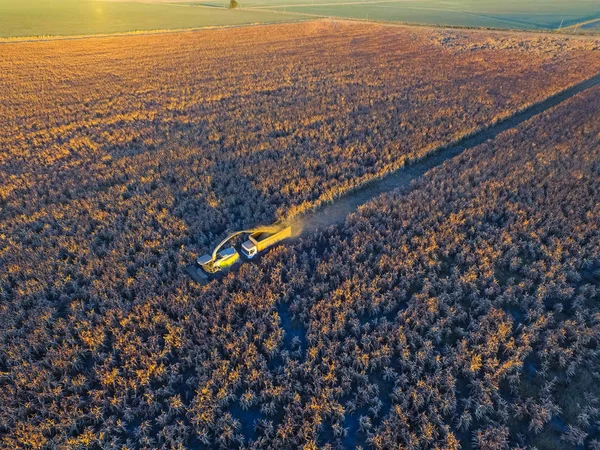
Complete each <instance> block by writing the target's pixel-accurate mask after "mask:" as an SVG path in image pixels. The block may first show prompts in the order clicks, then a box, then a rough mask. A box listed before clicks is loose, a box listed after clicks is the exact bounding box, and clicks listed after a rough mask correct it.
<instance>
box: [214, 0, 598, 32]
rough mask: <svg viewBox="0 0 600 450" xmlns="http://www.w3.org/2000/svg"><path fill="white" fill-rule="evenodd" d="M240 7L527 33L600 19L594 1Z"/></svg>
mask: <svg viewBox="0 0 600 450" xmlns="http://www.w3.org/2000/svg"><path fill="white" fill-rule="evenodd" d="M209 3H210V2H209ZM213 4H215V5H222V3H219V2H214V3H213ZM240 5H241V6H243V7H244V8H260V9H264V10H279V11H286V12H295V13H305V14H317V15H325V16H333V17H348V18H355V19H370V20H385V21H398V22H410V23H421V24H430V25H449V26H461V27H489V28H510V29H526V30H539V29H554V30H556V29H558V28H561V27H569V26H572V25H575V24H578V23H582V22H586V21H589V20H591V19H600V3H599V2H598V1H596V0H577V1H572V0H533V1H529V2H527V1H522V0H506V1H501V2H498V1H496V0H454V1H446V0H364V1H362V0H247V1H241V2H240Z"/></svg>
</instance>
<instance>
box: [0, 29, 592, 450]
mask: <svg viewBox="0 0 600 450" xmlns="http://www.w3.org/2000/svg"><path fill="white" fill-rule="evenodd" d="M0 48H1V49H2V51H0V91H1V92H2V96H0V443H1V444H2V445H1V447H2V448H38V449H46V448H64V449H76V448H92V449H96V448H122V447H123V446H126V447H127V448H147V449H150V448H157V447H158V448H193V449H196V448H204V447H222V448H237V447H241V446H246V447H250V446H253V447H254V448H290V447H294V446H295V445H296V444H298V445H306V448H315V446H323V445H325V443H330V444H332V445H336V443H338V444H339V443H340V442H341V445H342V446H345V447H348V448H352V447H353V446H354V445H363V447H365V448H367V447H369V446H371V447H374V448H388V444H389V443H390V442H395V443H397V444H401V445H403V446H405V447H410V446H411V445H412V446H413V447H417V448H419V447H420V448H435V447H436V446H437V447H438V448H448V449H450V448H457V444H458V443H459V442H460V443H461V444H463V446H464V448H469V446H472V448H482V449H484V448H485V449H488V448H498V449H502V448H505V447H504V446H502V444H497V446H496V447H492V446H490V445H488V444H489V443H490V442H492V443H493V442H494V441H495V440H496V441H499V442H501V441H502V439H508V440H509V441H510V442H511V445H513V446H516V445H520V444H519V439H520V438H519V437H518V436H519V434H518V433H520V434H522V435H524V436H525V437H523V439H526V440H527V442H525V443H524V444H523V445H525V444H526V443H534V442H537V441H536V440H539V442H542V443H543V442H544V440H545V439H546V440H549V441H551V442H558V443H559V444H560V445H559V446H558V447H557V448H565V449H568V448H575V445H577V443H578V442H579V441H581V440H582V439H583V442H585V443H586V445H587V444H590V445H591V444H592V441H593V440H594V439H597V436H596V431H595V430H594V429H593V427H594V426H596V425H595V424H596V423H597V415H598V413H597V410H596V409H595V408H596V407H595V406H594V405H595V402H596V401H597V400H595V398H596V394H598V395H600V393H596V391H595V388H594V386H593V384H592V383H590V382H589V381H586V380H587V378H586V377H587V375H588V372H586V370H588V371H591V370H594V371H595V372H597V370H595V369H594V367H595V366H594V364H596V362H595V361H597V360H596V359H594V357H595V353H594V352H595V351H596V348H597V345H596V339H597V336H596V333H597V329H598V324H597V323H596V322H597V312H596V309H597V306H594V304H595V303H597V302H596V301H595V300H594V299H596V296H597V289H598V288H597V285H598V284H597V270H598V269H599V268H600V267H599V264H598V261H597V255H598V230H597V227H594V226H592V225H591V224H594V223H597V222H598V218H599V217H598V214H599V213H598V204H599V202H598V198H597V193H598V192H600V189H599V186H598V185H597V184H598V179H599V177H598V160H599V158H598V156H600V155H598V154H597V153H598V149H599V148H600V146H599V145H598V133H599V131H600V123H599V117H600V115H599V114H598V112H599V111H598V110H599V108H600V102H599V99H598V97H599V93H598V90H597V89H596V90H593V91H586V92H584V93H582V94H579V95H578V96H576V97H574V98H573V99H572V100H570V102H569V103H568V104H563V105H561V106H559V107H557V108H556V109H555V110H553V111H551V112H549V113H547V114H546V115H545V116H543V117H537V118H535V119H532V121H530V122H529V123H527V124H524V125H522V126H520V127H519V128H518V129H517V130H514V131H511V132H507V133H505V134H503V135H501V136H499V137H497V138H496V139H495V140H494V141H492V142H489V143H487V144H485V145H482V146H480V147H478V148H476V149H473V150H470V151H469V152H468V154H464V155H463V156H461V157H460V159H458V160H456V161H453V162H452V163H451V164H447V165H446V166H445V167H444V168H441V169H439V170H436V171H434V173H432V174H430V176H428V177H426V178H425V179H424V180H422V181H421V182H420V183H419V184H417V186H415V188H414V189H413V191H412V192H411V193H410V194H409V195H407V196H402V195H397V196H389V197H385V199H382V200H380V201H377V202H374V203H372V204H370V205H369V206H367V207H365V208H363V209H362V210H361V212H360V213H358V214H357V215H355V216H352V217H351V218H350V219H349V220H348V221H347V222H346V224H345V225H344V226H342V227H338V228H336V229H330V230H328V231H326V232H323V233H319V234H317V235H315V236H312V237H309V238H307V239H304V240H302V241H300V242H299V243H297V244H296V245H294V246H291V247H288V248H282V247H280V248H278V249H274V250H273V251H272V252H270V253H269V254H268V255H266V256H265V257H264V258H263V259H262V260H261V261H260V263H258V264H254V265H244V266H242V267H241V268H240V270H239V272H237V273H236V274H230V275H228V276H227V277H225V278H224V279H223V281H222V283H216V282H213V283H211V284H209V285H208V286H199V285H196V284H195V283H193V282H192V281H191V280H190V279H189V278H188V276H187V274H186V273H185V272H184V270H183V268H184V267H185V266H186V265H187V264H188V263H189V262H191V261H193V260H194V259H195V257H196V255H197V254H199V253H203V252H205V251H207V250H209V249H210V248H211V245H214V243H215V242H217V241H218V240H219V239H221V238H223V237H224V236H225V235H226V234H227V233H228V232H230V231H234V230H237V229H242V228H248V227H251V226H255V225H259V224H268V223H272V222H273V221H275V220H276V219H279V218H287V217H290V216H294V215H297V214H300V213H302V212H305V211H307V210H309V209H311V208H313V207H315V206H317V205H320V204H322V203H324V202H328V201H330V200H331V199H333V198H335V197H337V196H338V195H340V194H342V193H346V192H348V191H349V190H352V189H353V188H355V187H356V186H358V185H359V184H360V183H364V182H366V181H369V180H373V179H375V178H377V177H381V176H385V175H386V174H389V173H390V172H391V171H393V170H396V169H399V168H401V167H403V166H404V164H405V163H406V162H407V161H410V160H414V159H417V158H421V157H424V156H427V155H429V154H431V153H432V152H435V151H436V150H438V149H439V148H440V147H443V146H445V145H448V144H449V143H451V142H453V141H456V140H458V139H461V138H463V137H465V136H466V135H469V134H471V133H473V132H474V131H476V130H478V129H480V128H482V127H486V126H488V125H489V124H492V123H494V122H495V121H497V120H499V119H501V118H504V117H507V116H510V115H512V114H514V113H515V112H516V111H518V110H521V109H522V108H524V107H526V106H528V105H530V104H533V103H536V102H539V101H541V100H543V99H545V98H547V97H549V96H550V95H552V94H554V93H556V92H559V91H562V90H564V89H565V88H567V87H568V86H571V85H573V84H576V83H579V82H581V81H582V80H585V79H587V78H590V77H592V76H594V75H596V74H597V73H598V72H599V71H600V44H598V42H597V41H596V40H593V39H587V38H575V37H570V38H565V37H558V36H534V35H531V36H527V35H523V34H511V33H501V32H469V31H448V30H433V29H425V28H411V27H401V26H394V27H390V26H385V25H377V24H359V23H350V22H337V21H331V20H319V21H314V22H310V23H304V24H280V25H270V26H257V27H241V28H232V29H227V30H205V31H197V32H193V33H190V32H186V33H172V34H156V35H140V36H120V37H110V38H91V39H78V40H68V41H47V42H19V43H11V44H1V45H0ZM449 68H451V70H450V69H449ZM542 74H543V75H542ZM463 169H464V170H463ZM467 187H470V189H472V192H470V191H469V192H465V191H464V190H465V189H466V188H467ZM572 198H577V199H582V200H581V201H579V200H578V201H577V202H575V203H573V202H571V199H572ZM586 368H587V369H586ZM554 379H555V381H552V380H554ZM569 382H570V383H569ZM553 383H554V384H553ZM567 385H568V386H570V387H568V388H566V387H565V386H567ZM574 402H578V404H579V405H582V406H576V403H574ZM479 405H480V406H479ZM559 407H560V411H559ZM579 409H581V411H583V412H584V413H585V414H586V415H585V416H582V417H579V412H580V411H579ZM513 418H519V420H518V423H517V421H516V420H512V419H513ZM407 420H409V422H407ZM538 431H539V433H538V434H536V433H537V432H538ZM584 435H585V436H584ZM582 436H583V437H582ZM242 442H243V445H242ZM561 446H562V447H561ZM569 446H570V447H569ZM539 448H545V447H544V446H543V445H542V444H540V445H539Z"/></svg>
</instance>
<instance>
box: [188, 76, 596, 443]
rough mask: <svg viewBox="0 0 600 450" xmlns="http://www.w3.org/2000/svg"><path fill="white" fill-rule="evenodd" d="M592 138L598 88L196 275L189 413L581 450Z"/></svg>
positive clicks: (591, 424)
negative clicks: (198, 364) (252, 260)
mask: <svg viewBox="0 0 600 450" xmlns="http://www.w3.org/2000/svg"><path fill="white" fill-rule="evenodd" d="M598 136H600V88H599V87H596V88H593V89H591V90H589V91H586V92H584V93H582V94H579V95H578V96H576V97H574V98H572V99H571V100H569V101H568V102H566V103H564V104H562V105H560V106H558V107H557V108H555V109H554V110H551V111H549V112H547V113H545V114H543V115H542V116H537V117H535V118H534V119H532V120H530V121H529V122H526V123H523V124H522V125H521V126H519V127H518V128H517V129H514V130H511V131H509V132H506V133H503V134H501V135H499V136H498V137H497V138H496V139H494V140H493V141H489V142H487V143H485V144H483V145H481V146H479V147H476V148H474V149H471V150H468V151H467V152H466V153H464V154H462V155H460V156H459V157H457V158H455V159H454V160H451V161H449V162H447V163H446V164H445V165H444V166H443V167H441V168H438V169H435V170H433V171H432V172H430V173H428V174H427V175H426V176H425V177H424V178H423V179H421V180H420V181H419V182H418V183H417V184H416V185H415V186H413V187H412V189H411V190H410V191H408V192H406V191H403V192H398V193H396V194H392V195H387V196H384V197H381V198H379V199H377V200H376V201H373V202H371V203H370V204H368V205H366V206H365V207H363V208H362V209H361V210H360V211H359V212H358V213H356V214H354V215H352V216H350V217H349V219H348V220H347V222H346V223H345V225H344V226H342V227H339V228H335V229H330V230H329V231H327V232H325V233H323V234H321V235H318V236H314V237H311V238H309V239H306V240H305V241H303V242H301V243H300V244H298V245H295V246H292V247H288V248H282V249H280V250H279V251H277V252H273V253H271V254H269V255H268V256H267V258H265V259H264V260H263V261H262V264H261V265H260V266H258V265H252V266H243V267H242V268H241V269H240V271H239V273H237V274H236V276H229V277H227V278H226V279H225V280H223V282H222V283H213V284H211V285H210V286H208V287H207V288H206V289H205V291H204V292H203V293H202V298H203V300H204V301H205V303H203V304H202V305H201V306H199V311H196V310H195V309H194V307H192V306H188V307H187V308H186V307H181V309H180V310H178V315H179V317H182V316H185V315H186V314H187V315H189V317H190V319H189V321H188V324H187V326H186V325H182V326H183V328H184V330H183V331H182V333H183V334H188V333H191V332H192V330H194V331H196V332H199V327H197V325H196V321H198V320H200V318H201V317H202V318H205V317H206V318H205V319H204V320H206V322H207V323H210V324H211V325H212V327H213V328H212V329H211V333H210V334H209V335H208V333H207V334H205V335H203V338H202V339H204V338H206V339H208V340H209V342H210V343H211V344H209V345H208V346H209V347H210V348H213V349H214V346H216V347H217V348H218V349H219V350H218V351H214V353H213V355H222V356H221V359H220V360H219V361H217V360H213V361H211V367H212V372H210V370H209V371H208V372H206V373H212V375H211V376H207V377H206V378H205V380H204V384H203V389H206V391H205V392H206V395H205V396H204V397H203V400H204V401H202V402H198V401H196V402H194V403H193V406H192V409H191V411H192V412H191V420H192V421H194V420H197V421H199V422H200V424H201V426H203V427H205V428H204V430H205V433H206V435H208V436H215V437H216V439H217V440H218V439H225V442H226V443H228V445H237V444H236V443H237V442H238V441H237V440H238V439H241V436H242V435H244V433H245V436H246V437H248V435H249V436H250V437H251V438H252V439H254V440H255V442H258V443H260V445H259V447H260V446H264V447H265V448H289V447H294V446H296V445H298V446H302V445H306V446H308V447H309V448H316V447H317V446H318V447H319V448H321V447H323V446H324V445H326V444H329V445H331V446H332V447H331V448H355V446H361V447H362V448H376V449H388V448H423V449H434V448H443V449H458V448H459V445H460V448H472V449H481V450H489V449H497V450H500V449H506V448H527V449H532V448H540V449H542V448H543V449H557V450H558V449H561V450H575V449H579V448H597V447H598V444H599V443H600V425H599V424H598V418H600V409H599V408H598V402H599V401H600V388H599V387H598V386H599V384H598V381H600V380H599V378H600V375H599V374H600V358H599V350H598V344H599V343H600V306H599V305H600V304H599V302H598V300H600V229H599V228H598V223H599V222H600V163H599V161H600V141H599V138H598ZM192 311H193V312H192ZM207 316H210V318H208V317H207ZM240 329H243V330H244V332H243V333H241V332H238V334H236V337H237V338H238V339H237V340H236V343H235V344H234V345H233V346H231V347H228V344H227V343H229V342H230V339H231V336H232V335H233V334H234V333H235V332H234V330H240ZM240 335H241V336H240ZM272 349H273V350H272ZM192 351H193V350H192V347H191V346H190V347H187V348H186V350H185V351H184V352H183V353H185V354H189V353H190V352H192ZM248 354H253V355H255V358H254V359H253V360H250V359H248V358H240V357H238V356H237V355H248ZM232 360H233V362H232ZM219 369H220V370H222V372H219ZM238 369H239V371H238ZM231 373H234V374H235V376H234V379H233V380H232V381H229V380H227V376H230V374H231ZM252 374H255V376H256V378H253V377H252ZM299 380H302V381H301V382H299ZM227 392H230V393H232V394H231V400H230V401H227V403H226V405H227V406H226V407H223V404H222V403H221V402H220V401H219V398H223V397H226V396H227V394H226V393H227ZM189 411H190V410H188V413H189ZM228 413H229V414H230V415H228ZM253 423H256V424H257V426H255V427H252V424H253ZM215 424H216V425H215ZM228 428H229V429H234V430H235V429H237V430H240V431H239V433H238V434H237V435H236V433H233V435H229V436H227V437H225V436H224V435H223V429H228ZM207 442H214V441H208V440H207ZM217 442H219V441H217ZM311 446H312V447H311Z"/></svg>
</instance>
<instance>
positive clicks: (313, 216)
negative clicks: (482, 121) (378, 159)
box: [300, 74, 600, 234]
mask: <svg viewBox="0 0 600 450" xmlns="http://www.w3.org/2000/svg"><path fill="white" fill-rule="evenodd" d="M597 85H600V74H598V75H596V76H594V77H592V78H589V79H587V80H585V81H583V82H581V83H578V84H576V85H574V86H571V87H570V88H568V89H565V90H564V91H561V92H559V93H558V94H556V95H554V96H552V97H549V98H547V99H546V100H544V101H542V102H540V103H536V104H535V105H532V106H531V107H529V108H527V109H525V110H523V111H521V112H517V113H516V114H514V115H512V116H510V117H508V118H506V119H503V120H501V121H499V122H497V123H495V124H492V125H490V126H489V127H487V128H485V129H483V130H481V131H478V132H476V133H474V134H473V135H471V136H468V137H466V138H464V139H462V140H460V141H459V142H457V143H454V144H450V145H448V146H446V147H442V148H440V149H439V150H438V151H437V152H435V153H433V154H432V153H430V154H428V155H426V156H424V157H423V158H421V159H419V160H418V161H416V162H414V163H412V164H409V165H408V166H405V167H403V168H401V169H399V170H397V171H395V172H392V173H390V174H388V175H384V176H383V177H382V178H380V179H378V180H376V181H373V182H370V183H367V184H365V185H363V186H362V187H359V188H358V189H356V190H354V191H351V192H349V193H347V194H345V195H343V196H341V197H339V198H337V199H335V200H333V202H332V203H329V204H326V205H324V206H322V207H320V208H318V209H316V210H315V211H314V212H311V213H308V214H305V215H304V216H302V217H301V218H300V220H301V221H302V227H303V228H302V234H310V233H314V232H315V231H316V230H317V229H322V228H327V227H329V226H331V225H337V224H340V223H343V222H344V221H345V220H346V217H347V216H348V215H349V214H350V213H352V212H353V211H355V210H356V209H357V208H358V207H359V206H361V205H363V204H365V203H367V202H369V201H370V200H372V199H373V198H375V197H377V196H379V195H381V194H383V193H386V192H389V191H393V190H394V189H398V188H405V187H408V186H409V185H410V183H411V182H412V181H413V180H415V179H416V178H419V177H420V176H422V175H424V174H425V173H426V172H427V171H428V170H430V169H433V168H434V167H436V166H439V165H441V164H442V163H444V161H446V160H448V159H451V158H454V157H455V156H457V155H459V154H461V153H462V152H464V151H465V150H467V149H469V148H472V147H476V146H478V145H480V144H483V143H484V142H486V141H487V140H490V139H494V138H495V137H496V136H498V135H499V134H500V133H502V132H504V131H506V130H509V129H511V128H515V127H517V126H519V125H520V124H522V123H523V122H526V121H527V120H529V119H531V118H532V117H534V116H537V115H538V114H541V113H543V112H545V111H547V110H549V109H550V108H553V107H555V106H557V105H559V104H560V103H562V102H564V101H566V100H568V99H570V98H571V97H573V96H574V95H577V94H579V93H580V92H583V91H585V90H586V89H589V88H591V87H594V86H597Z"/></svg>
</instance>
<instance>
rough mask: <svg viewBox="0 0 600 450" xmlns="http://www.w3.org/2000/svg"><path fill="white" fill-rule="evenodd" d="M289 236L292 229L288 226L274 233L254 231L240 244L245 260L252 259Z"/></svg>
mask: <svg viewBox="0 0 600 450" xmlns="http://www.w3.org/2000/svg"><path fill="white" fill-rule="evenodd" d="M291 236H292V227H290V226H288V227H283V228H280V229H279V230H278V231H275V232H271V231H267V232H264V231H256V232H254V233H252V234H250V236H248V240H247V241H246V242H244V243H243V244H242V248H241V250H242V253H243V254H244V256H245V257H246V258H248V259H252V258H254V257H255V256H256V255H257V254H258V253H260V252H262V251H263V250H265V249H267V248H269V247H270V246H272V245H275V244H276V243H278V242H280V241H283V240H284V239H287V238H289V237H291Z"/></svg>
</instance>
